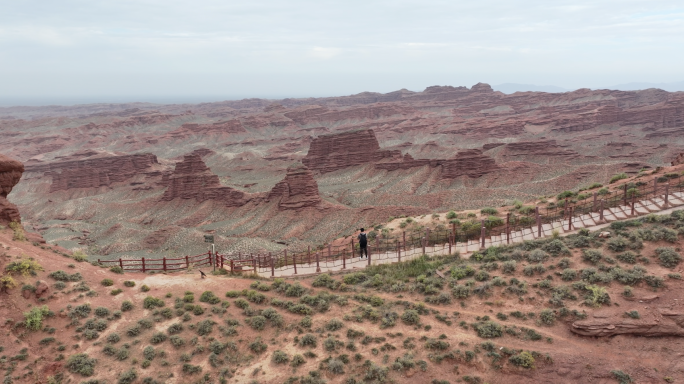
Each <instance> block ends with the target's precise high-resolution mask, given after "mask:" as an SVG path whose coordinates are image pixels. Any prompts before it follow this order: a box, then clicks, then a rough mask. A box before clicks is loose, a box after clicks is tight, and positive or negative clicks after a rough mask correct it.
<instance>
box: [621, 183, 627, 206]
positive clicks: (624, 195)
mask: <svg viewBox="0 0 684 384" xmlns="http://www.w3.org/2000/svg"><path fill="white" fill-rule="evenodd" d="M624 186H625V187H624V188H623V190H624V193H623V194H622V200H623V204H622V205H627V183H625V184H624Z"/></svg>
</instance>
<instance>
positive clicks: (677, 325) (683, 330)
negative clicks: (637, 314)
mask: <svg viewBox="0 0 684 384" xmlns="http://www.w3.org/2000/svg"><path fill="white" fill-rule="evenodd" d="M656 312H657V313H656V314H655V316H648V318H645V317H642V318H641V319H629V318H624V317H617V316H612V317H605V318H603V317H601V316H599V317H597V318H594V319H590V320H581V321H576V322H574V323H573V324H572V327H571V328H570V330H571V331H572V332H574V333H577V334H579V335H583V336H615V335H634V336H684V312H681V311H673V310H670V309H666V308H662V309H658V310H657V311H656Z"/></svg>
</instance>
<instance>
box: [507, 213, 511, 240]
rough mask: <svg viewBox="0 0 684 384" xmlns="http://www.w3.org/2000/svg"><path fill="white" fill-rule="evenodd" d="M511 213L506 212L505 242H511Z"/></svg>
mask: <svg viewBox="0 0 684 384" xmlns="http://www.w3.org/2000/svg"><path fill="white" fill-rule="evenodd" d="M510 225H511V213H510V212H508V213H507V214H506V244H510V243H511V227H510Z"/></svg>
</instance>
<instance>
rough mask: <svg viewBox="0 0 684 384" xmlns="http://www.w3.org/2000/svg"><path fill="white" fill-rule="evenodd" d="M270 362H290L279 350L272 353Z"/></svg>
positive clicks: (285, 354) (288, 357)
mask: <svg viewBox="0 0 684 384" xmlns="http://www.w3.org/2000/svg"><path fill="white" fill-rule="evenodd" d="M271 360H273V362H274V363H276V364H287V363H288V362H289V361H290V356H288V355H287V353H285V352H283V351H281V350H277V351H275V352H273V355H272V357H271Z"/></svg>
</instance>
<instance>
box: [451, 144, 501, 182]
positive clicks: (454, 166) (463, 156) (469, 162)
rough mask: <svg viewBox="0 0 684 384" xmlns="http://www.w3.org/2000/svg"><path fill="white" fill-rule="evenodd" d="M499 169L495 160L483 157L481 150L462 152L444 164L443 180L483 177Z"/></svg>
mask: <svg viewBox="0 0 684 384" xmlns="http://www.w3.org/2000/svg"><path fill="white" fill-rule="evenodd" d="M497 169H499V167H498V166H497V165H496V162H495V161H494V159H492V158H491V157H489V156H487V155H483V154H482V151H480V150H479V149H469V150H466V151H461V152H459V153H458V154H456V156H455V157H454V158H452V159H447V160H444V162H443V163H442V178H444V179H455V178H457V177H459V176H468V177H470V178H478V177H482V176H484V175H486V174H488V173H491V172H494V171H495V170H497Z"/></svg>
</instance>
